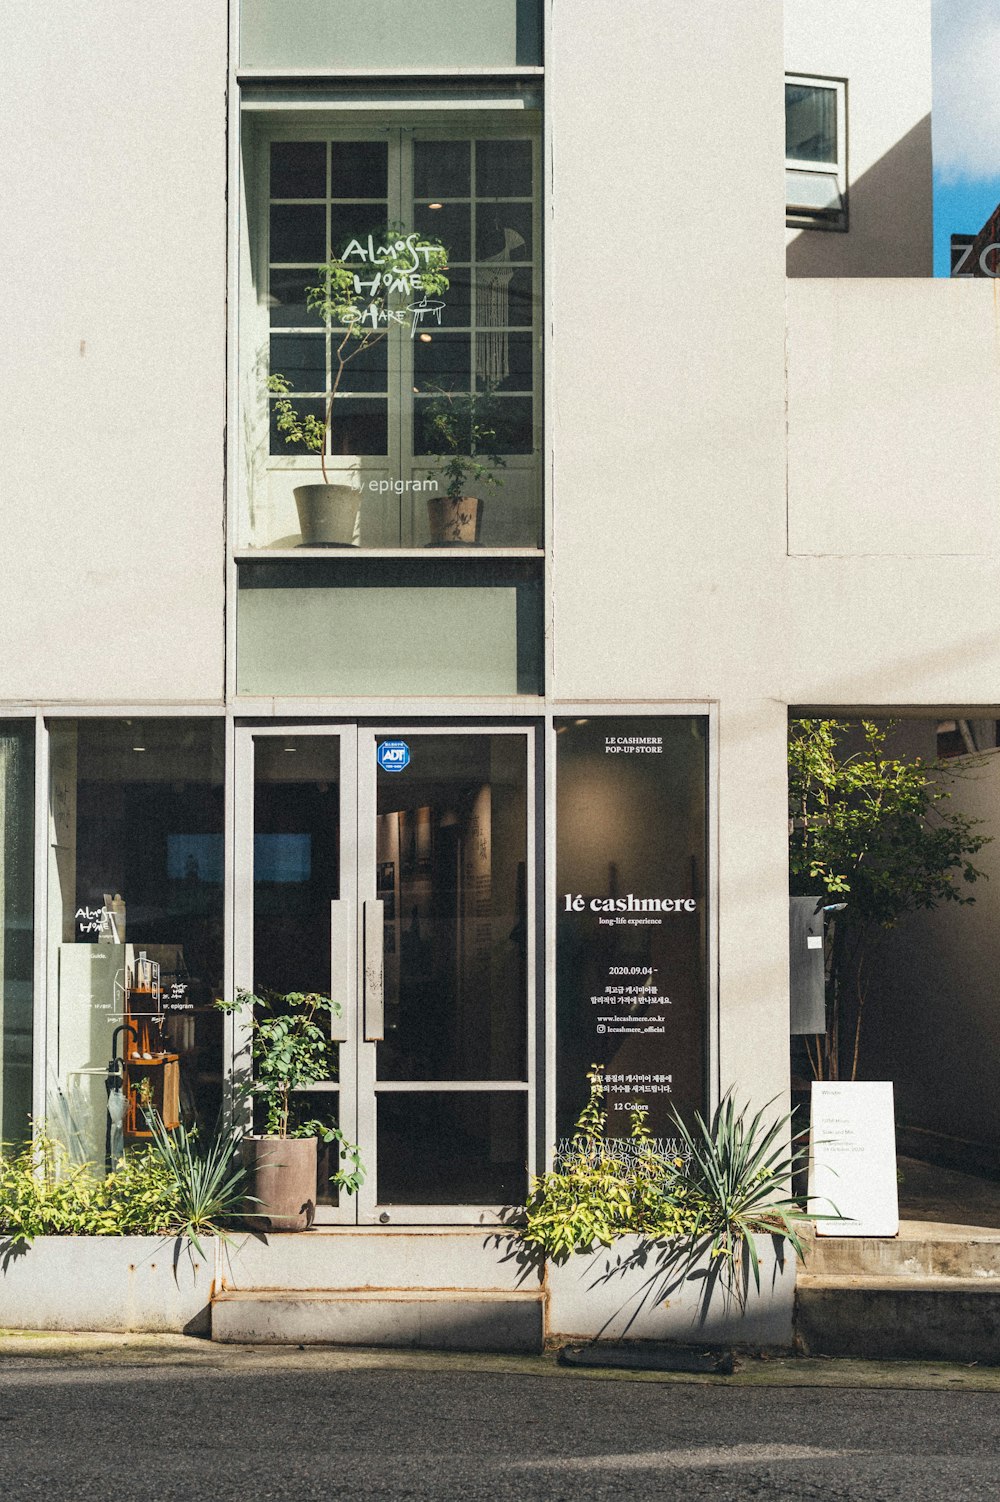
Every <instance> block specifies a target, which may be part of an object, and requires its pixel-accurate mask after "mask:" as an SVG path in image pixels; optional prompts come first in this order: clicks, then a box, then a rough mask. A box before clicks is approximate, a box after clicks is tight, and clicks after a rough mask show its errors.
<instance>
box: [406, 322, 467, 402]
mask: <svg viewBox="0 0 1000 1502" xmlns="http://www.w3.org/2000/svg"><path fill="white" fill-rule="evenodd" d="M413 370H414V385H415V386H416V387H418V388H419V389H420V390H421V391H428V390H433V389H437V390H439V391H468V390H469V386H470V384H471V381H472V363H471V349H470V342H469V336H468V334H439V333H436V332H435V333H428V336H427V338H426V339H419V340H416V341H415V342H414V345H413Z"/></svg>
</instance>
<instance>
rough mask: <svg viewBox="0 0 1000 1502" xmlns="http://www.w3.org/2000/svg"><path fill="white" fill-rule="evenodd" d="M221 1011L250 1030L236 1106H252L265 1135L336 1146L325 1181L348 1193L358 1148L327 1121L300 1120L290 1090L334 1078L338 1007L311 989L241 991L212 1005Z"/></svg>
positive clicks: (359, 1170) (358, 1165) (358, 1169)
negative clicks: (334, 1165) (335, 1161)
mask: <svg viewBox="0 0 1000 1502" xmlns="http://www.w3.org/2000/svg"><path fill="white" fill-rule="evenodd" d="M216 1006H217V1007H218V1008H219V1010H220V1011H223V1012H239V1013H240V1014H241V1015H242V1016H243V1018H244V1019H245V1021H246V1025H247V1027H248V1029H249V1032H250V1064H251V1070H250V1071H249V1072H248V1073H246V1074H244V1076H243V1077H242V1078H241V1079H240V1080H239V1082H238V1083H237V1086H236V1091H235V1096H236V1105H237V1107H238V1108H239V1107H248V1108H250V1109H251V1110H252V1109H253V1108H254V1107H256V1108H257V1109H259V1110H261V1111H262V1113H263V1118H264V1132H263V1135H264V1136H267V1137H318V1138H319V1139H320V1140H321V1141H323V1142H325V1143H327V1144H330V1143H333V1142H336V1143H338V1144H339V1155H340V1160H341V1162H342V1163H346V1164H347V1165H348V1166H347V1167H345V1168H342V1169H339V1170H338V1171H337V1173H335V1174H334V1175H333V1176H332V1179H331V1182H332V1183H334V1184H336V1185H337V1186H338V1187H339V1188H341V1189H344V1190H345V1191H346V1192H347V1193H348V1194H352V1193H354V1192H355V1190H357V1189H358V1188H360V1186H361V1184H363V1183H364V1167H363V1165H362V1162H361V1157H360V1153H359V1150H358V1148H357V1146H356V1144H354V1143H353V1142H350V1141H349V1140H348V1139H347V1138H346V1137H345V1136H344V1134H343V1132H342V1131H341V1130H340V1128H339V1127H338V1126H336V1125H334V1124H333V1123H331V1122H323V1121H320V1120H317V1119H316V1118H312V1117H310V1118H309V1119H306V1120H304V1119H301V1118H300V1117H299V1116H298V1115H297V1114H296V1111H295V1109H294V1102H293V1097H294V1092H295V1091H296V1090H302V1089H306V1088H308V1086H310V1085H315V1084H316V1082H317V1081H318V1080H328V1079H335V1078H336V1074H337V1045H336V1044H335V1043H334V1042H333V1041H332V1039H331V1037H330V1020H331V1018H333V1017H339V1016H340V1012H341V1007H340V1003H339V1002H336V1001H333V1000H332V999H331V998H330V997H329V996H323V995H321V994H320V993H319V992H316V991H287V992H274V991H262V992H260V993H259V994H258V993H254V992H250V991H241V992H239V994H238V995H237V998H236V1000H235V1001H217V1002H216Z"/></svg>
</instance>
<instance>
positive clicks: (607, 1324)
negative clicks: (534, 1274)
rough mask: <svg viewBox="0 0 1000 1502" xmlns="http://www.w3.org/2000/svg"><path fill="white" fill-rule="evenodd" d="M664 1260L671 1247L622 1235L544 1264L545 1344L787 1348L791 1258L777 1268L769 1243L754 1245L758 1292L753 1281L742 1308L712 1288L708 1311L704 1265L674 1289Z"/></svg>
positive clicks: (792, 1277) (785, 1255) (722, 1291)
mask: <svg viewBox="0 0 1000 1502" xmlns="http://www.w3.org/2000/svg"><path fill="white" fill-rule="evenodd" d="M669 1254H670V1243H662V1242H661V1243H658V1244H656V1243H654V1244H650V1243H646V1244H645V1246H644V1244H643V1242H642V1240H641V1238H640V1237H638V1236H623V1237H622V1238H621V1240H620V1241H617V1242H616V1243H615V1244H614V1246H612V1247H607V1248H605V1247H601V1248H600V1249H599V1250H598V1251H593V1252H588V1253H575V1254H574V1255H573V1256H572V1257H571V1258H570V1259H569V1261H568V1262H566V1263H563V1264H562V1265H561V1266H556V1265H555V1264H554V1263H551V1262H550V1263H549V1265H548V1268H547V1269H546V1275H545V1284H546V1287H547V1289H548V1322H547V1330H548V1336H549V1339H550V1340H556V1339H558V1340H560V1341H563V1340H569V1339H571V1338H573V1337H579V1338H581V1339H586V1340H594V1339H601V1340H666V1341H677V1342H679V1343H682V1344H688V1345H706V1346H732V1345H736V1346H742V1347H746V1348H752V1349H757V1348H782V1349H787V1348H788V1347H790V1346H791V1344H792V1319H793V1315H794V1309H795V1272H796V1262H795V1256H794V1253H791V1252H789V1251H787V1250H786V1251H785V1252H783V1253H782V1260H781V1261H780V1262H779V1261H778V1259H777V1257H776V1256H775V1251H774V1246H773V1244H772V1242H771V1239H770V1238H767V1239H766V1240H760V1241H758V1243H757V1255H758V1258H759V1260H760V1292H759V1293H758V1292H757V1290H756V1289H755V1287H754V1283H753V1278H752V1277H751V1278H750V1282H749V1287H748V1288H747V1290H746V1296H745V1302H744V1303H743V1304H742V1305H741V1303H740V1301H739V1300H738V1299H736V1298H735V1297H733V1296H729V1297H727V1295H726V1290H725V1288H724V1287H723V1286H722V1284H721V1283H718V1284H716V1286H715V1288H714V1290H713V1294H712V1297H711V1299H710V1301H709V1303H708V1307H707V1309H703V1307H702V1303H703V1290H704V1286H705V1285H704V1273H705V1270H706V1264H705V1263H704V1262H702V1263H701V1264H700V1265H699V1268H698V1270H697V1272H696V1273H695V1275H694V1276H692V1277H688V1278H686V1279H684V1280H683V1281H682V1282H680V1283H678V1281H677V1275H676V1274H673V1275H671V1274H670V1272H669V1271H666V1270H665V1263H666V1260H667V1258H668V1257H669ZM674 1285H676V1286H674ZM663 1295H665V1297H662V1298H661V1296H663ZM658 1300H660V1301H659V1302H658Z"/></svg>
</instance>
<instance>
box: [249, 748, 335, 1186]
mask: <svg viewBox="0 0 1000 1502" xmlns="http://www.w3.org/2000/svg"><path fill="white" fill-rule="evenodd" d="M341 782H342V768H341V742H340V738H339V736H337V735H332V736H331V735H322V736H320V735H313V736H310V735H308V734H305V735H303V734H300V733H297V732H294V731H292V732H290V733H288V734H287V735H277V736H274V735H260V736H257V737H255V739H254V799H253V805H254V824H253V986H254V991H255V993H256V994H257V995H262V994H264V993H265V992H277V993H279V995H281V994H285V993H287V992H289V991H302V992H307V993H308V992H310V991H316V992H320V993H321V994H322V995H330V994H333V995H335V996H336V998H337V1000H338V1001H340V1002H341V1005H342V1006H344V1009H345V1012H347V1010H348V1005H349V1003H348V1002H347V1001H345V1000H344V998H343V996H342V993H341V988H339V987H338V985H337V982H336V981H335V979H334V977H333V976H332V974H331V941H332V935H331V903H333V902H336V901H338V900H339V899H340V897H341V895H342V891H341V887H342V882H341V815H340V809H341ZM281 1005H282V1004H281V1002H280V1001H279V1002H277V1003H276V1009H277V1010H279V1011H280V1010H281ZM347 1022H348V1023H349V1022H350V1019H349V1018H348V1019H347ZM338 1025H339V1026H342V1027H344V1028H345V1031H344V1032H342V1034H341V1035H342V1036H345V1035H346V1025H345V1024H343V1023H339V1024H338ZM343 1053H344V1050H342V1049H341V1048H338V1047H337V1046H336V1045H331V1049H330V1061H329V1075H328V1078H327V1079H326V1080H325V1081H323V1082H319V1081H317V1084H321V1085H322V1088H320V1089H315V1090H302V1091H300V1092H297V1093H296V1094H295V1095H294V1096H293V1097H292V1104H291V1113H290V1114H291V1123H292V1126H293V1128H294V1127H295V1126H296V1125H301V1124H302V1123H305V1122H307V1121H308V1122H319V1123H320V1124H322V1125H324V1126H339V1125H340V1123H341V1119H342V1115H343V1112H344V1109H345V1107H344V1102H343V1101H342V1100H341V1098H340V1089H339V1076H340V1073H341V1066H342V1063H343V1059H342V1055H343ZM348 1125H349V1126H350V1123H348ZM254 1127H255V1130H256V1131H258V1132H263V1131H264V1130H265V1129H266V1128H265V1120H264V1113H263V1111H262V1110H260V1111H258V1112H255V1122H254ZM340 1167H341V1164H340V1161H339V1150H338V1147H337V1145H336V1144H335V1143H333V1144H330V1145H329V1146H327V1145H324V1144H323V1143H322V1141H321V1142H320V1144H319V1153H318V1161H317V1189H316V1203H317V1205H318V1206H320V1207H324V1206H325V1207H336V1206H338V1205H339V1204H340V1203H341V1201H340V1196H339V1194H338V1191H337V1188H336V1186H335V1185H334V1184H332V1183H331V1176H332V1175H333V1174H335V1173H336V1172H337V1171H338V1169H339V1168H340ZM347 1213H348V1214H349V1215H350V1214H352V1210H351V1207H350V1204H349V1202H348V1210H347Z"/></svg>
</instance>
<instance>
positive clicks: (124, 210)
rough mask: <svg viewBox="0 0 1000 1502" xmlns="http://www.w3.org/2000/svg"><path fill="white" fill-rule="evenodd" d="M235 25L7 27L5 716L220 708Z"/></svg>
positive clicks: (160, 17) (181, 11) (35, 23)
mask: <svg viewBox="0 0 1000 1502" xmlns="http://www.w3.org/2000/svg"><path fill="white" fill-rule="evenodd" d="M226 26H227V18H226V7H225V5H215V4H205V3H204V0H172V3H171V4H169V5H154V6H148V5H135V4H134V3H130V0H93V3H91V4H89V5H88V6H87V7H86V9H85V11H81V12H80V13H79V14H75V13H73V12H72V11H71V8H68V7H66V6H64V5H56V6H45V5H37V4H35V3H33V0H8V3H7V4H6V5H5V7H4V10H3V14H2V16H0V58H2V71H3V78H2V86H0V128H2V133H3V140H4V150H3V158H2V164H0V195H2V202H3V215H2V216H0V251H2V258H3V265H4V305H5V317H4V330H3V337H2V343H0V349H2V354H0V451H2V453H3V470H2V486H3V515H4V525H3V558H4V589H3V591H2V594H0V639H2V640H3V643H4V651H3V655H2V658H0V697H2V698H6V699H15V700H16V699H26V700H35V699H67V700H73V699H97V700H106V701H116V700H123V699H130V700H142V699H160V698H166V699H177V700H185V699H218V698H220V697H221V694H222V688H223V609H224V594H223V581H224V548H223V434H224V424H225V406H224V400H225V293H226V260H225V235H226V199H225V168H226V114H225V90H226Z"/></svg>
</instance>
